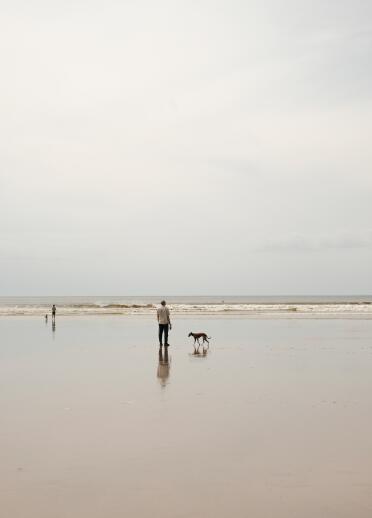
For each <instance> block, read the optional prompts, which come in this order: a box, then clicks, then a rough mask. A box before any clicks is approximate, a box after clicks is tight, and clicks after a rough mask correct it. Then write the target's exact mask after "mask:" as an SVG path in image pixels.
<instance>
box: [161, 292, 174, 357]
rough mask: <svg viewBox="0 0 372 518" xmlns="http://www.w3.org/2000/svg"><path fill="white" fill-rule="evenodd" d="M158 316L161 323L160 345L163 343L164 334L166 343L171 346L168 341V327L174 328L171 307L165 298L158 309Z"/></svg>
mask: <svg viewBox="0 0 372 518" xmlns="http://www.w3.org/2000/svg"><path fill="white" fill-rule="evenodd" d="M157 317H158V324H159V346H160V347H161V346H162V345H163V334H164V345H165V346H166V347H168V346H169V343H168V329H172V324H171V321H170V313H169V308H168V306H167V303H166V302H165V300H162V301H161V306H160V307H159V308H158V309H157Z"/></svg>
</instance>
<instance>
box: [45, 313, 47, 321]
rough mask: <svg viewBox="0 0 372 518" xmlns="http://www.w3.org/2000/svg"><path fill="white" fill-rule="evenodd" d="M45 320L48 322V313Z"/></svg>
mask: <svg viewBox="0 0 372 518" xmlns="http://www.w3.org/2000/svg"><path fill="white" fill-rule="evenodd" d="M45 322H48V313H47V314H46V315H45Z"/></svg>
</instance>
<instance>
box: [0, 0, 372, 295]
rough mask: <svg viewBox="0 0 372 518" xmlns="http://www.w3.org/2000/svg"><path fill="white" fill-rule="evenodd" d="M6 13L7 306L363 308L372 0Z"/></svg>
mask: <svg viewBox="0 0 372 518" xmlns="http://www.w3.org/2000/svg"><path fill="white" fill-rule="evenodd" d="M0 5H1V18H0V19H1V21H0V57H1V67H2V70H1V82H0V110H1V117H0V170H1V176H0V230H1V234H0V235H1V242H0V286H1V288H0V294H3V295H12V294H14V295H17V294H18V295H20V294H24V295H27V294H46V295H48V294H50V295H52V294H66V295H68V294H118V295H119V294H122V295H125V294H154V293H157V294H161V293H167V294H247V295H253V294H355V293H358V294H360V293H372V268H371V264H372V145H371V136H372V70H371V63H372V32H371V22H372V3H371V2H370V1H369V0H365V1H360V0H359V1H358V0H357V1H356V0H353V1H351V0H350V1H345V0H337V1H336V0H334V1H327V2H325V1H324V0H314V1H312V2H308V1H306V2H305V1H301V0H297V1H295V0H282V1H280V2H279V1H274V0H269V1H265V2H262V1H258V0H257V1H256V0H255V1H249V0H245V1H243V0H241V1H238V0H229V1H227V0H223V1H218V0H214V1H209V0H198V1H197V2H196V1H191V0H187V1H177V0H172V1H164V0H160V1H156V2H154V1H141V0H136V1H112V0H106V1H105V2H103V1H99V2H98V1H94V0H93V1H92V0H90V1H79V0H75V1H73V2H72V1H64V2H62V1H60V2H53V1H50V0H49V1H36V0H28V1H19V0H14V1H12V2H10V1H8V2H7V1H5V0H2V1H1V4H0Z"/></svg>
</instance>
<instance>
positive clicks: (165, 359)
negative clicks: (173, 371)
mask: <svg viewBox="0 0 372 518" xmlns="http://www.w3.org/2000/svg"><path fill="white" fill-rule="evenodd" d="M169 371H170V359H169V355H168V347H164V351H163V348H162V347H160V348H159V365H158V380H159V383H160V385H161V386H162V387H165V386H166V385H167V383H168V378H169Z"/></svg>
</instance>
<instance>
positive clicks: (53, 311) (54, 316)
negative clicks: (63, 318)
mask: <svg viewBox="0 0 372 518" xmlns="http://www.w3.org/2000/svg"><path fill="white" fill-rule="evenodd" d="M55 319H56V306H55V304H53V307H52V320H55Z"/></svg>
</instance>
